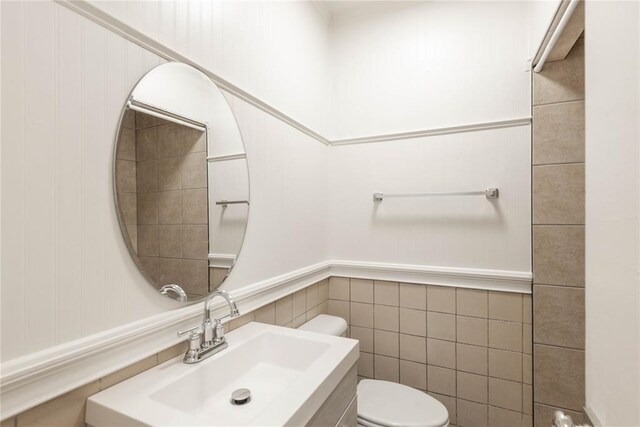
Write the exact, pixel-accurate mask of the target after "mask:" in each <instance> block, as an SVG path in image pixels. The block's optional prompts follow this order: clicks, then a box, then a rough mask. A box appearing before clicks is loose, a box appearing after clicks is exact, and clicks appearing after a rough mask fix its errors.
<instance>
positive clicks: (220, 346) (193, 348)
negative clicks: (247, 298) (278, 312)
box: [178, 290, 240, 363]
mask: <svg viewBox="0 0 640 427" xmlns="http://www.w3.org/2000/svg"><path fill="white" fill-rule="evenodd" d="M215 297H222V298H224V299H225V300H226V301H227V304H228V305H229V313H227V314H225V315H224V316H220V317H216V318H215V319H213V320H212V319H211V309H210V308H209V303H210V302H211V300H212V299H214V298H215ZM238 316H240V312H239V311H238V306H236V302H235V301H234V300H233V298H232V297H231V295H229V294H228V293H227V292H225V291H222V290H217V291H215V292H212V293H210V294H209V295H208V296H207V298H206V299H205V300H204V318H203V320H202V325H200V326H196V327H193V328H191V329H187V330H185V331H180V332H178V335H179V336H182V335H187V334H189V336H188V338H187V342H188V343H189V349H188V350H187V352H186V353H185V355H184V359H183V360H184V363H198V362H201V361H203V360H204V359H206V358H207V357H209V356H212V355H214V354H216V353H218V352H219V351H221V350H224V349H225V348H227V347H228V345H229V344H227V340H226V338H225V337H224V327H223V326H222V321H223V320H224V319H226V318H227V317H229V318H231V319H233V318H234V317H238Z"/></svg>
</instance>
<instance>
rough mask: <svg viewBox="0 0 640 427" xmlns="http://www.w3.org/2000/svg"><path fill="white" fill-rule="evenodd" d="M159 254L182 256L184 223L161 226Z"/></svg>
mask: <svg viewBox="0 0 640 427" xmlns="http://www.w3.org/2000/svg"><path fill="white" fill-rule="evenodd" d="M158 255H159V256H161V257H164V258H182V225H161V226H159V228H158Z"/></svg>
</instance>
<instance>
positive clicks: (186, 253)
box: [182, 224, 209, 259]
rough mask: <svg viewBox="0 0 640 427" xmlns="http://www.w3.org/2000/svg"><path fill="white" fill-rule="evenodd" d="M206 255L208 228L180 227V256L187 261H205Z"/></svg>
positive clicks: (199, 226) (202, 226)
mask: <svg viewBox="0 0 640 427" xmlns="http://www.w3.org/2000/svg"><path fill="white" fill-rule="evenodd" d="M208 254H209V230H208V227H207V226H206V225H186V224H185V225H184V226H183V227H182V256H183V257H184V258H187V259H207V257H208Z"/></svg>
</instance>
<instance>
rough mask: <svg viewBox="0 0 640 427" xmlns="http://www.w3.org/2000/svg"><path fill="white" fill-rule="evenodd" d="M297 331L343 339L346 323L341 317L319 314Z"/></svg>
mask: <svg viewBox="0 0 640 427" xmlns="http://www.w3.org/2000/svg"><path fill="white" fill-rule="evenodd" d="M298 329H301V330H303V331H309V332H317V333H319V334H325V335H334V336H337V337H344V336H345V335H346V333H347V322H346V320H344V319H343V318H342V317H338V316H330V315H328V314H319V315H317V316H316V317H314V318H313V319H311V320H309V321H308V322H307V323H304V324H302V325H300V327H299V328H298Z"/></svg>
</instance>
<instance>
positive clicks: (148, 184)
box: [137, 159, 158, 193]
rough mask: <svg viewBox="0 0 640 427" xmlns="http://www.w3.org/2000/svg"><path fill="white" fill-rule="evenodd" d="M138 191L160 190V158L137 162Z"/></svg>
mask: <svg viewBox="0 0 640 427" xmlns="http://www.w3.org/2000/svg"><path fill="white" fill-rule="evenodd" d="M137 187H138V193H149V192H151V191H158V160H156V159H153V160H146V161H142V162H137Z"/></svg>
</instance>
